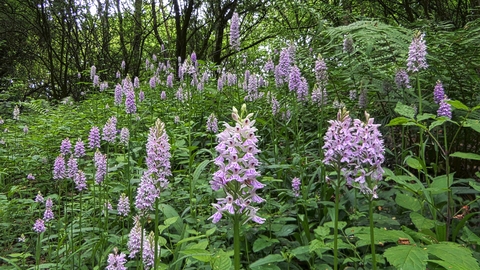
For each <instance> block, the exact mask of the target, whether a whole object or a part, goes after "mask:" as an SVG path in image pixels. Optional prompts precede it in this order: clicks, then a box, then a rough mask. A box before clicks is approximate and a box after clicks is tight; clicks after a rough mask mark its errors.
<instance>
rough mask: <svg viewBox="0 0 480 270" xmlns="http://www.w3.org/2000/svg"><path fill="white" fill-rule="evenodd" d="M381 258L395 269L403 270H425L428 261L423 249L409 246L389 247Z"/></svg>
mask: <svg viewBox="0 0 480 270" xmlns="http://www.w3.org/2000/svg"><path fill="white" fill-rule="evenodd" d="M383 256H384V257H385V258H386V259H387V261H388V262H389V263H390V264H392V265H393V266H395V267H396V268H397V269H404V270H425V268H426V266H427V260H428V253H427V251H426V250H425V249H423V248H420V247H417V246H410V245H402V246H396V247H391V248H389V249H387V250H386V251H385V252H384V253H383Z"/></svg>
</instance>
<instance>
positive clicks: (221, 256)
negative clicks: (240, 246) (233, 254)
mask: <svg viewBox="0 0 480 270" xmlns="http://www.w3.org/2000/svg"><path fill="white" fill-rule="evenodd" d="M211 265H212V269H213V270H229V269H230V268H231V267H232V259H230V257H229V256H228V254H227V253H226V252H224V251H223V250H220V251H218V252H217V253H216V254H215V255H214V256H213V257H212V260H211Z"/></svg>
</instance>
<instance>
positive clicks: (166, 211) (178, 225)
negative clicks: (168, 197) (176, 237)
mask: <svg viewBox="0 0 480 270" xmlns="http://www.w3.org/2000/svg"><path fill="white" fill-rule="evenodd" d="M158 209H160V211H162V213H163V215H165V217H166V218H167V219H168V218H171V217H180V215H179V214H178V213H177V211H175V209H173V207H171V206H170V205H168V204H164V203H162V204H159V205H158ZM173 227H174V228H175V230H177V232H178V233H182V231H183V221H182V219H181V218H178V219H177V221H176V222H175V223H174V224H173Z"/></svg>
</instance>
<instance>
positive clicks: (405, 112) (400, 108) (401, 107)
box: [395, 102, 415, 119]
mask: <svg viewBox="0 0 480 270" xmlns="http://www.w3.org/2000/svg"><path fill="white" fill-rule="evenodd" d="M395 112H396V113H398V114H400V115H401V116H405V117H407V118H410V119H413V118H414V117H415V109H414V108H412V107H410V106H408V105H405V104H402V103H401V102H398V103H397V105H396V106H395Z"/></svg>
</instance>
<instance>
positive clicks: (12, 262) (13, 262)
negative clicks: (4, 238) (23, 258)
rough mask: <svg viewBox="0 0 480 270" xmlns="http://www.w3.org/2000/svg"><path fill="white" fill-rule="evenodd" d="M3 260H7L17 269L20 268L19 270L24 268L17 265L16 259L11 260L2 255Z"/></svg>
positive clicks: (0, 258)
mask: <svg viewBox="0 0 480 270" xmlns="http://www.w3.org/2000/svg"><path fill="white" fill-rule="evenodd" d="M1 260H3V261H5V262H7V263H8V264H10V265H12V266H14V267H15V269H18V270H21V269H22V268H20V266H18V265H16V264H15V262H16V260H10V259H7V258H4V257H0V261H1Z"/></svg>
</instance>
